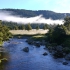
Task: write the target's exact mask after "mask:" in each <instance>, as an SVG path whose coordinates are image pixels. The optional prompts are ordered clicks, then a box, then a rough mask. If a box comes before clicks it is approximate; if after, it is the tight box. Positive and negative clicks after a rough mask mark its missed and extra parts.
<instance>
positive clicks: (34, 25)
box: [2, 21, 50, 30]
mask: <svg viewBox="0 0 70 70" xmlns="http://www.w3.org/2000/svg"><path fill="white" fill-rule="evenodd" d="M2 25H5V26H7V27H8V28H9V29H10V30H31V29H37V30H38V29H44V30H45V29H48V28H49V27H50V26H49V25H48V24H43V23H41V24H38V23H32V24H31V23H28V24H21V23H19V24H18V23H14V22H6V21H2Z"/></svg>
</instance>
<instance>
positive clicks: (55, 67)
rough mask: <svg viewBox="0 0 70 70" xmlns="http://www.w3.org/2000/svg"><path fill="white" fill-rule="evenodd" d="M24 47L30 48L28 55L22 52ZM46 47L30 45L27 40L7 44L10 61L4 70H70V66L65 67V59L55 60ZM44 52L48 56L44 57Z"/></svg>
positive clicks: (5, 45) (16, 40)
mask: <svg viewBox="0 0 70 70" xmlns="http://www.w3.org/2000/svg"><path fill="white" fill-rule="evenodd" d="M24 47H29V52H28V53H26V52H24V51H23V50H22V49H23V48H24ZM44 47H45V46H41V47H40V48H37V47H36V46H33V45H29V44H28V43H27V42H26V39H11V40H10V41H8V42H5V43H4V48H6V49H7V51H8V53H9V60H8V63H6V65H5V69H4V70H70V64H68V65H63V64H62V62H63V61H64V59H54V58H53V57H52V55H50V53H49V52H48V50H45V49H44ZM44 52H47V53H48V55H47V56H43V55H42V54H43V53H44Z"/></svg>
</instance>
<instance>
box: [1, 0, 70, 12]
mask: <svg viewBox="0 0 70 70" xmlns="http://www.w3.org/2000/svg"><path fill="white" fill-rule="evenodd" d="M3 8H15V9H27V10H51V11H55V12H59V13H70V0H0V9H3Z"/></svg>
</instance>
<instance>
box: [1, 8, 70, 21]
mask: <svg viewBox="0 0 70 70" xmlns="http://www.w3.org/2000/svg"><path fill="white" fill-rule="evenodd" d="M0 11H8V12H12V15H15V16H16V15H19V16H20V17H35V16H38V15H41V14H42V15H43V17H44V18H46V19H49V18H51V19H53V20H56V19H64V18H65V17H66V16H70V13H56V12H53V11H49V10H38V11H32V10H25V9H0ZM65 15H66V16H65Z"/></svg>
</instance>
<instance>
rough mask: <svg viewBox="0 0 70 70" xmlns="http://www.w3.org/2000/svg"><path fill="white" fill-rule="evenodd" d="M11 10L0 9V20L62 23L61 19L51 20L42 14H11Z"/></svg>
mask: <svg viewBox="0 0 70 70" xmlns="http://www.w3.org/2000/svg"><path fill="white" fill-rule="evenodd" d="M12 13H13V12H8V11H0V20H2V21H8V22H10V21H11V22H17V23H25V24H26V23H47V24H63V20H52V19H51V18H49V19H45V18H44V17H43V15H39V16H35V17H30V18H27V17H20V16H14V15H12Z"/></svg>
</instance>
